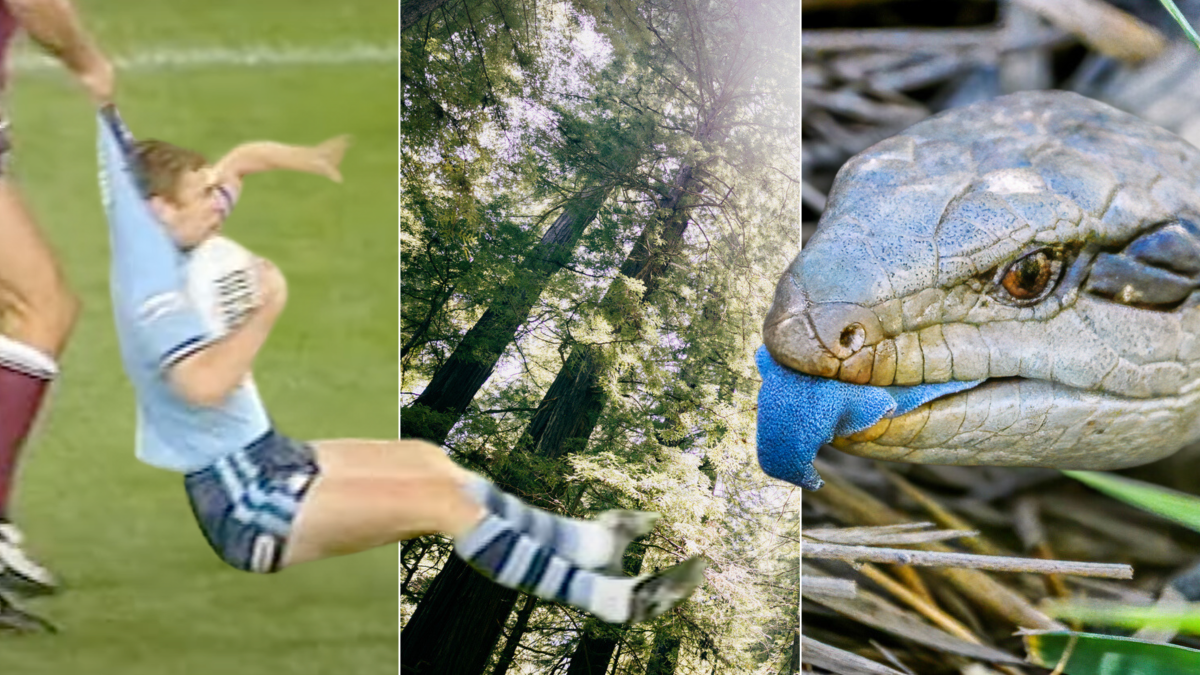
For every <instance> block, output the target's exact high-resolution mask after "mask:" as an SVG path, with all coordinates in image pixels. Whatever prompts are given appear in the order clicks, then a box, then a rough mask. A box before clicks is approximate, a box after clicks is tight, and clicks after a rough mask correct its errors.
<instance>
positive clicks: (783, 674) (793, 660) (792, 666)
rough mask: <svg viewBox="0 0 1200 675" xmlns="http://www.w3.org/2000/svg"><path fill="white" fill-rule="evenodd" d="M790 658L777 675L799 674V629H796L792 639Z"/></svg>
mask: <svg viewBox="0 0 1200 675" xmlns="http://www.w3.org/2000/svg"><path fill="white" fill-rule="evenodd" d="M791 652H792V653H791V657H790V658H789V659H788V660H787V662H786V663H784V664H783V669H782V670H780V671H779V675H798V674H799V672H800V629H799V628H797V629H796V637H794V638H792V649H791Z"/></svg>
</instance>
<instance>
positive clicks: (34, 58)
mask: <svg viewBox="0 0 1200 675" xmlns="http://www.w3.org/2000/svg"><path fill="white" fill-rule="evenodd" d="M112 59H113V63H114V65H115V66H116V67H117V68H118V69H119V70H166V69H171V68H208V67H213V66H221V67H238V68H257V67H262V66H340V65H355V64H382V63H395V62H397V61H398V60H399V54H398V47H397V45H395V44H390V45H386V44H385V45H373V44H363V43H358V44H346V45H333V46H329V47H297V46H291V47H289V46H266V45H261V46H245V47H202V48H195V49H148V50H146V51H141V52H135V53H133V54H126V55H119V54H116V55H113V57H112ZM12 66H13V68H14V69H16V70H17V71H39V70H48V69H52V68H60V67H61V66H59V65H58V63H57V61H55V60H54V59H52V58H50V57H48V56H46V55H44V54H39V53H35V52H32V51H30V52H24V51H22V52H20V53H17V54H14V55H13V61H12Z"/></svg>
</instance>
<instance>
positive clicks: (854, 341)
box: [838, 323, 867, 353]
mask: <svg viewBox="0 0 1200 675" xmlns="http://www.w3.org/2000/svg"><path fill="white" fill-rule="evenodd" d="M866 339H867V331H866V330H865V329H864V328H863V327H862V325H861V324H857V323H852V324H850V325H849V326H846V328H845V329H844V330H843V331H842V336H841V337H840V338H838V343H839V344H841V345H842V347H845V348H846V349H848V350H850V352H851V353H853V352H857V351H858V350H860V349H862V346H863V343H864V342H866Z"/></svg>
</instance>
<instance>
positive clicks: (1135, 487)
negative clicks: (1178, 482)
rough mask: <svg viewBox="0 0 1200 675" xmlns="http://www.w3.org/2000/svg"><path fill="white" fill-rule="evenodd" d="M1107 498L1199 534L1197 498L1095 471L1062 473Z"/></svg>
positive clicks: (1199, 512)
mask: <svg viewBox="0 0 1200 675" xmlns="http://www.w3.org/2000/svg"><path fill="white" fill-rule="evenodd" d="M1063 473H1065V474H1066V475H1068V476H1070V477H1071V478H1074V479H1075V480H1078V481H1080V482H1082V483H1083V484H1085V485H1088V486H1090V487H1093V488H1095V489H1097V490H1099V491H1101V492H1103V493H1104V494H1106V495H1109V496H1110V497H1114V498H1116V499H1120V500H1121V501H1123V502H1125V503H1127V504H1130V505H1132V506H1136V507H1138V508H1140V509H1144V510H1146V511H1149V512H1151V513H1154V514H1157V515H1159V516H1162V517H1163V518H1166V519H1168V520H1173V521H1175V522H1177V523H1179V524H1180V525H1183V526H1184V527H1188V528H1191V529H1193V530H1196V531H1197V532H1200V497H1196V496H1194V495H1189V494H1186V493H1183V492H1178V491H1175V490H1171V489H1168V488H1165V487H1162V486H1159V485H1154V484H1152V483H1146V482H1143V481H1138V480H1133V479H1132V478H1125V477H1124V476H1117V475H1115V474H1110V473H1101V472H1098V471H1064V472H1063Z"/></svg>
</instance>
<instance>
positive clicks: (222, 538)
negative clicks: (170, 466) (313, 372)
mask: <svg viewBox="0 0 1200 675" xmlns="http://www.w3.org/2000/svg"><path fill="white" fill-rule="evenodd" d="M318 473H319V470H318V468H317V462H316V455H315V454H314V452H313V449H312V446H310V445H308V444H306V443H301V442H299V441H294V440H292V439H290V438H288V437H287V436H284V435H283V434H280V433H277V432H275V431H274V430H272V431H269V432H267V433H266V434H265V435H263V436H262V437H261V438H259V439H258V440H256V441H254V442H253V443H251V444H250V445H249V446H248V447H246V448H243V449H241V450H238V451H236V452H232V453H230V454H228V455H226V456H224V457H222V458H221V459H219V460H217V461H216V462H215V463H213V464H212V465H210V466H208V467H206V468H203V469H200V470H199V471H195V472H192V473H189V474H187V475H186V476H185V477H184V487H185V488H186V489H187V494H188V500H189V501H190V502H191V505H192V513H193V514H195V516H196V522H197V523H199V525H200V530H201V531H202V532H203V533H204V538H205V539H207V540H208V544H209V546H211V547H212V549H213V551H215V552H216V553H217V555H218V556H220V557H221V559H222V560H224V561H225V562H226V563H228V564H229V565H231V566H233V567H236V568H237V569H239V570H243V571H246V572H258V573H261V574H269V573H271V572H275V571H278V570H279V565H280V562H281V560H282V558H283V551H284V547H285V546H286V545H287V542H288V537H289V535H290V534H291V530H292V521H293V520H294V519H295V517H296V511H297V510H298V509H299V508H300V503H301V502H302V501H303V500H304V496H305V494H306V493H307V492H308V489H309V487H310V486H311V485H312V483H313V481H314V480H315V479H316V477H317V475H318Z"/></svg>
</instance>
